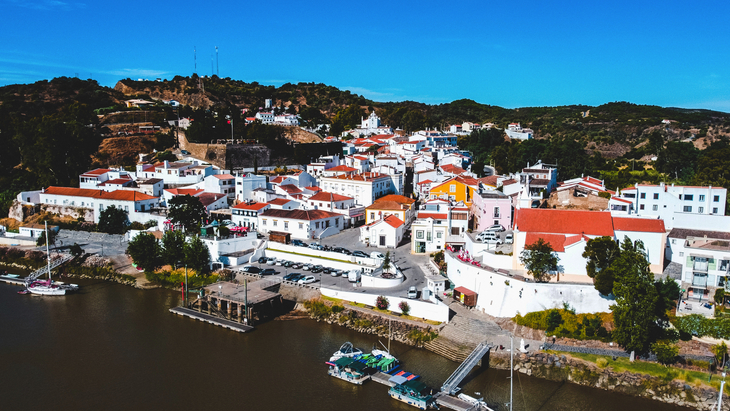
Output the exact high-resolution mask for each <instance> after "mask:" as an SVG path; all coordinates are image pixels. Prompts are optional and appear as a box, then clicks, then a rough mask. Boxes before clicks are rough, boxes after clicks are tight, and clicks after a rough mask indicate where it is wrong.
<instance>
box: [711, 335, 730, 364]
mask: <svg viewBox="0 0 730 411" xmlns="http://www.w3.org/2000/svg"><path fill="white" fill-rule="evenodd" d="M712 353H713V354H715V358H716V359H717V364H718V368H723V367H725V362H726V361H727V344H725V341H722V342H721V343H720V344H717V345H715V346H713V347H712Z"/></svg>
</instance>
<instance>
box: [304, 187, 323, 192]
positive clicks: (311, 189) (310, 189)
mask: <svg viewBox="0 0 730 411" xmlns="http://www.w3.org/2000/svg"><path fill="white" fill-rule="evenodd" d="M304 188H306V189H307V190H309V191H322V189H321V188H319V187H315V186H309V187H304Z"/></svg>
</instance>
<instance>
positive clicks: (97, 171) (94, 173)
mask: <svg viewBox="0 0 730 411" xmlns="http://www.w3.org/2000/svg"><path fill="white" fill-rule="evenodd" d="M110 171H111V170H110V169H108V168H97V169H94V170H91V171H87V172H85V173H84V174H81V177H98V176H100V175H102V174H105V173H108V172H110Z"/></svg>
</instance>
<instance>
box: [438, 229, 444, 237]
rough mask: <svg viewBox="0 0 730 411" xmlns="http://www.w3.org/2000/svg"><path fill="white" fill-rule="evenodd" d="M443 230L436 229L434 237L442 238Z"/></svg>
mask: <svg viewBox="0 0 730 411" xmlns="http://www.w3.org/2000/svg"><path fill="white" fill-rule="evenodd" d="M443 236H444V232H443V231H436V238H443Z"/></svg>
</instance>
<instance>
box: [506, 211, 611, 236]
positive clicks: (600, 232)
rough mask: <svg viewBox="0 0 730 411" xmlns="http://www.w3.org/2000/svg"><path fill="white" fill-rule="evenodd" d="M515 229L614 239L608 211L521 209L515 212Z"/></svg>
mask: <svg viewBox="0 0 730 411" xmlns="http://www.w3.org/2000/svg"><path fill="white" fill-rule="evenodd" d="M515 227H517V229H519V231H522V232H528V233H529V232H533V233H554V234H586V235H592V236H609V237H613V221H612V219H611V213H609V212H607V211H583V210H551V209H539V208H521V209H519V210H517V211H516V212H515Z"/></svg>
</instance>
